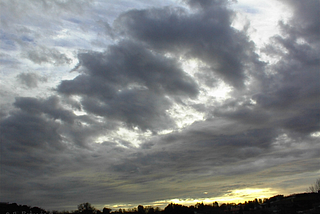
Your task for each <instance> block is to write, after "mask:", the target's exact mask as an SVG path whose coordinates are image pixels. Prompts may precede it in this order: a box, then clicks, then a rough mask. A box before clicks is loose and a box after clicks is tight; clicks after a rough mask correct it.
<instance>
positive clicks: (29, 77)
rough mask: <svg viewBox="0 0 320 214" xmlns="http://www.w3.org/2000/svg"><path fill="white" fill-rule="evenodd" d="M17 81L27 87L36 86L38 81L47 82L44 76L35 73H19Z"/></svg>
mask: <svg viewBox="0 0 320 214" xmlns="http://www.w3.org/2000/svg"><path fill="white" fill-rule="evenodd" d="M17 79H18V81H19V82H20V83H21V84H23V85H25V86H27V87H28V88H36V87H38V82H47V78H46V77H41V76H40V75H38V74H36V73H21V74H19V75H18V76H17Z"/></svg>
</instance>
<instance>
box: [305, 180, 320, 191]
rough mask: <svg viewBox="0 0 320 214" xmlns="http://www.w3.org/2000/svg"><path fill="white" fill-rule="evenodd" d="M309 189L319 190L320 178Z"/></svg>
mask: <svg viewBox="0 0 320 214" xmlns="http://www.w3.org/2000/svg"><path fill="white" fill-rule="evenodd" d="M308 190H309V191H310V192H318V191H320V178H318V179H317V180H316V182H314V184H313V185H311V186H310V187H309V189H308Z"/></svg>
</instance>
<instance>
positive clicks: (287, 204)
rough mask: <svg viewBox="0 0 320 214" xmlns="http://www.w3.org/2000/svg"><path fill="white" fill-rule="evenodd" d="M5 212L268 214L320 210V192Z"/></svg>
mask: <svg viewBox="0 0 320 214" xmlns="http://www.w3.org/2000/svg"><path fill="white" fill-rule="evenodd" d="M0 210H1V214H2V213H3V214H120V213H121V214H124V213H126V214H130V213H136V214H222V213H226V214H229V213H230V214H231V213H232V214H265V213H281V214H286V213H290V214H292V213H307V214H313V213H320V192H318V193H302V194H294V195H290V196H286V197H284V196H283V195H277V196H274V197H271V198H268V199H263V200H261V199H259V200H258V199H255V200H253V201H247V202H245V203H239V204H235V203H227V204H226V203H223V204H220V205H219V204H218V203H217V202H214V203H212V204H204V203H197V204H195V205H192V206H184V205H181V204H174V203H171V204H168V205H167V206H166V207H165V208H164V209H160V208H158V207H156V208H154V207H152V206H142V205H139V206H138V207H136V208H132V209H117V210H112V209H110V208H107V207H105V208H103V209H102V210H98V209H96V208H94V207H93V206H92V205H91V204H90V203H82V204H79V205H78V209H77V210H74V211H46V210H44V209H41V208H39V207H30V206H26V205H17V204H16V203H11V204H10V203H0Z"/></svg>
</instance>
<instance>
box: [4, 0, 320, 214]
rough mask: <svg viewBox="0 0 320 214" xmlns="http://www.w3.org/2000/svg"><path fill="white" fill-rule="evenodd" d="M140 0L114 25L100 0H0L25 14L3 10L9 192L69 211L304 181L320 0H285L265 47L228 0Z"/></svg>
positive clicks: (315, 172) (312, 124)
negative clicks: (238, 23)
mask: <svg viewBox="0 0 320 214" xmlns="http://www.w3.org/2000/svg"><path fill="white" fill-rule="evenodd" d="M31 3H32V4H31ZM33 3H34V4H33ZM135 3H136V5H137V7H138V5H139V7H138V8H137V9H130V10H127V11H124V12H123V13H121V14H119V15H118V16H117V18H116V19H115V20H114V22H113V24H110V23H109V22H110V20H108V17H107V16H106V15H104V16H102V15H101V14H102V13H103V11H102V9H101V8H103V7H102V6H103V2H99V1H90V2H82V3H81V2H77V3H74V2H71V1H63V2H61V1H50V2H49V1H44V2H42V3H39V2H34V1H30V2H29V3H28V4H27V3H26V4H23V5H20V4H19V7H15V5H16V4H17V2H15V1H3V2H2V3H1V4H2V6H1V8H2V9H1V11H2V10H4V9H3V8H6V9H7V10H8V11H10V12H11V13H12V14H15V15H12V14H10V13H9V12H8V11H7V12H6V13H4V15H3V16H4V17H5V18H4V19H3V18H1V20H3V21H2V26H3V27H4V28H2V29H4V30H2V31H1V41H2V42H3V43H2V44H3V45H2V46H1V53H4V52H8V54H1V61H2V62H6V63H4V64H3V68H5V71H4V72H3V74H1V75H2V76H4V75H5V74H6V73H8V76H7V77H6V78H7V80H8V81H7V82H3V81H2V82H1V84H2V85H3V86H4V87H2V88H3V89H2V91H1V94H3V95H4V99H3V101H1V103H0V104H1V106H2V107H3V108H2V110H1V111H0V119H1V120H0V133H1V177H2V178H1V183H0V187H1V193H2V194H1V198H0V200H1V201H10V202H17V203H23V204H29V205H32V206H40V207H43V208H46V209H70V210H71V209H75V208H76V205H77V204H80V203H82V202H84V201H89V202H91V203H93V204H94V205H96V206H97V207H98V208H101V207H102V206H103V205H104V204H109V205H112V204H138V203H152V202H156V201H165V200H170V199H174V198H180V199H190V198H191V199H197V198H203V197H204V195H203V192H207V193H208V194H207V195H206V197H208V198H214V197H221V196H223V195H225V194H227V193H230V191H232V190H235V189H245V188H260V189H262V188H272V189H273V191H275V192H279V193H285V194H290V193H294V192H297V191H304V190H305V189H306V188H307V187H308V185H309V183H306V184H304V183H303V182H306V181H307V182H309V181H310V182H313V179H314V178H315V177H317V176H319V167H318V166H319V165H318V164H319V162H320V159H319V157H320V147H319V143H318V141H319V133H320V114H319V112H320V103H319V98H320V82H319V66H320V58H319V56H320V38H319V35H320V34H319V26H320V25H319V8H320V7H319V1H312V0H308V1H304V3H303V4H301V2H300V1H295V0H290V1H289V0H288V1H285V4H286V5H287V6H288V7H289V8H290V10H292V11H293V15H292V17H291V19H290V20H289V21H287V22H286V21H281V20H279V25H278V27H279V29H280V30H281V34H279V35H274V36H273V37H272V38H270V41H269V43H268V44H266V45H265V46H264V47H263V48H262V49H261V50H258V49H257V47H256V44H255V43H254V41H252V40H250V35H249V31H248V30H246V28H244V30H239V29H236V28H234V27H233V25H232V24H233V22H234V20H235V19H236V11H233V10H231V9H230V6H229V4H231V3H230V2H229V3H226V2H225V1H197V0H189V1H183V2H180V5H177V3H172V2H171V3H170V4H171V5H161V7H160V6H159V7H156V6H157V5H156V4H155V5H153V6H154V7H152V8H150V7H149V5H144V4H143V3H141V1H136V2H135ZM114 5H116V4H114ZM34 9H37V10H39V12H37V13H35V14H34V15H32V16H31V15H28V12H30V11H32V10H34ZM80 13H83V14H84V15H83V17H81V16H80V15H79V14H80ZM45 14H47V18H46V19H39V17H45V16H44V15H45ZM57 14H58V15H60V18H58V16H57ZM70 14H71V15H70ZM16 15H19V16H16ZM17 17H27V18H28V22H29V23H31V24H29V23H27V21H26V22H24V21H23V20H24V19H22V18H21V19H19V18H17ZM51 17H56V18H55V22H54V21H50V18H51ZM71 17H72V18H71ZM103 17H105V19H103ZM114 18H115V17H114ZM91 23H94V25H92V26H91V25H90V24H91ZM11 24H12V25H13V27H12V28H10V27H9V26H10V25H11ZM47 25H49V26H48V27H44V31H39V32H37V30H36V29H37V28H38V27H43V26H47ZM22 26H23V27H22ZM93 26H95V27H93ZM78 27H79V28H80V29H81V30H79V29H78ZM247 28H249V26H247ZM23 29H24V30H23ZM76 29H78V30H76ZM19 30H20V31H21V30H22V31H23V33H22V34H21V35H23V36H19V35H20V34H18V31H19ZM58 32H59V33H58ZM77 33H78V35H79V36H78V37H77V36H74V35H75V34H77ZM46 36H47V37H48V38H47V39H46V38H45V37H46ZM49 38H50V39H49ZM79 41H83V43H81V42H79ZM100 46H101V47H100ZM90 47H91V48H90ZM16 53H18V54H16ZM75 53H77V54H75ZM262 54H264V55H265V56H267V58H268V59H269V60H268V61H267V60H262V58H261V55H262ZM16 62H19V63H16ZM75 62H77V63H75ZM24 65H25V66H26V68H28V69H25V70H24V69H23V66H24ZM188 65H189V66H188ZM190 65H192V66H190ZM69 71H71V72H69ZM60 76H62V77H60ZM40 83H41V84H40ZM222 86H224V87H225V89H226V88H227V89H228V90H226V91H227V94H226V96H224V97H223V98H222V99H220V98H219V99H218V97H217V96H216V95H214V94H215V93H219V90H221V87H222ZM9 91H10V92H9ZM221 93H222V92H221ZM190 121H191V122H190ZM181 124H182V125H181Z"/></svg>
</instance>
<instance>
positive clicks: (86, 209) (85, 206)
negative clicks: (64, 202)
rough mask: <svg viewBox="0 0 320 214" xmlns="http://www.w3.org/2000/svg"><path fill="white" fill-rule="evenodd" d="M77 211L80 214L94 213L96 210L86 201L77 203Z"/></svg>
mask: <svg viewBox="0 0 320 214" xmlns="http://www.w3.org/2000/svg"><path fill="white" fill-rule="evenodd" d="M78 211H79V213H82V214H94V213H96V212H97V210H96V209H95V208H94V207H93V206H92V205H91V204H90V203H88V202H86V203H82V204H79V205H78Z"/></svg>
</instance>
